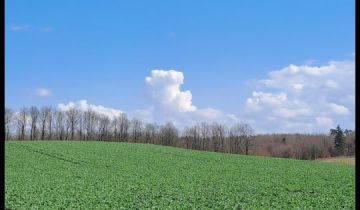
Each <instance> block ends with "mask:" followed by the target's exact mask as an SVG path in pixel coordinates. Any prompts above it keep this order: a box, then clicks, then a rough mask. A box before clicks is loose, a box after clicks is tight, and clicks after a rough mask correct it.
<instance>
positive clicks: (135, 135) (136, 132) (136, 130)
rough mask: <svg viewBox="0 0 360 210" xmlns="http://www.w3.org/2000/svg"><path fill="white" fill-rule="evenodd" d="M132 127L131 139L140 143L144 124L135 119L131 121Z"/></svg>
mask: <svg viewBox="0 0 360 210" xmlns="http://www.w3.org/2000/svg"><path fill="white" fill-rule="evenodd" d="M130 125H131V137H132V139H133V141H134V142H138V141H139V140H140V138H141V133H142V129H143V123H142V122H141V121H140V120H139V119H137V118H133V119H132V120H131V123H130Z"/></svg>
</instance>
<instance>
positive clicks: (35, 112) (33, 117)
mask: <svg viewBox="0 0 360 210" xmlns="http://www.w3.org/2000/svg"><path fill="white" fill-rule="evenodd" d="M29 113H30V123H31V125H30V139H31V140H33V139H36V137H37V123H38V119H39V115H40V111H39V109H38V108H37V107H36V106H31V107H30V110H29Z"/></svg>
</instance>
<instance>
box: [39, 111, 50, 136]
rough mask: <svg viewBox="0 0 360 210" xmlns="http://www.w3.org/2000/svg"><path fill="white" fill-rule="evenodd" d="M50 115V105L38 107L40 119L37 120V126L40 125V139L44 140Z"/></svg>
mask: <svg viewBox="0 0 360 210" xmlns="http://www.w3.org/2000/svg"><path fill="white" fill-rule="evenodd" d="M50 115H51V107H49V106H44V107H42V108H41V109H40V121H39V127H40V129H41V130H40V138H41V140H44V139H45V137H46V126H47V124H48V121H49V118H50Z"/></svg>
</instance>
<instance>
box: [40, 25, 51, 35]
mask: <svg viewBox="0 0 360 210" xmlns="http://www.w3.org/2000/svg"><path fill="white" fill-rule="evenodd" d="M39 31H40V32H45V33H49V32H52V31H54V29H53V28H52V27H49V26H42V27H40V28H39Z"/></svg>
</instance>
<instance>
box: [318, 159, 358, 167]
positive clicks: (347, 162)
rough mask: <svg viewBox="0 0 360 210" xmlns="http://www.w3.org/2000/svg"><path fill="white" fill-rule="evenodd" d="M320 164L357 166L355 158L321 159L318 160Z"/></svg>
mask: <svg viewBox="0 0 360 210" xmlns="http://www.w3.org/2000/svg"><path fill="white" fill-rule="evenodd" d="M317 161H319V162H323V163H342V164H349V165H353V166H354V165H355V157H333V158H321V159H317Z"/></svg>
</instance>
